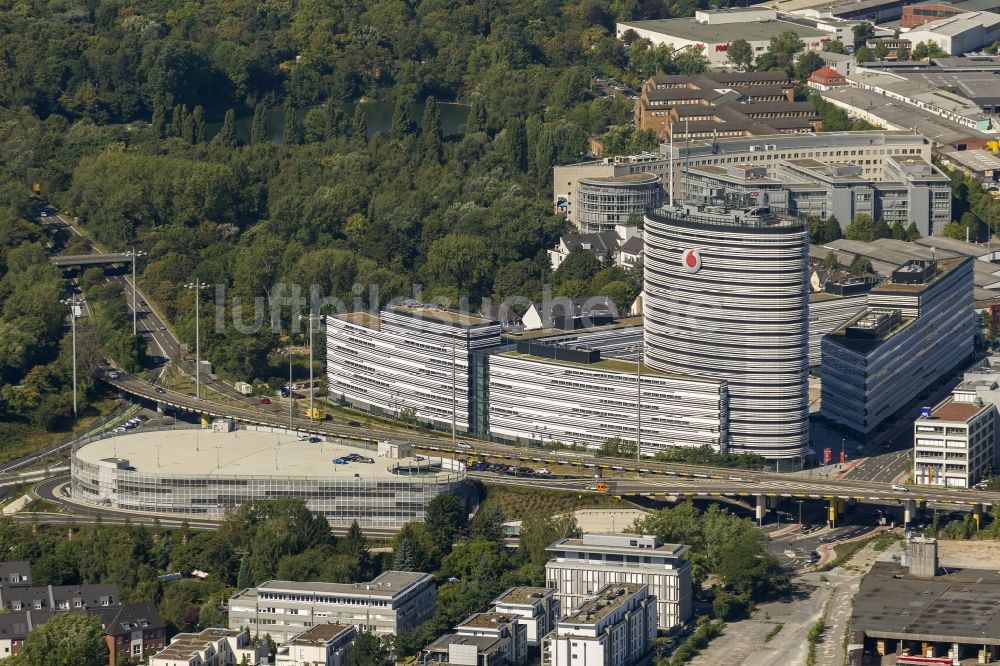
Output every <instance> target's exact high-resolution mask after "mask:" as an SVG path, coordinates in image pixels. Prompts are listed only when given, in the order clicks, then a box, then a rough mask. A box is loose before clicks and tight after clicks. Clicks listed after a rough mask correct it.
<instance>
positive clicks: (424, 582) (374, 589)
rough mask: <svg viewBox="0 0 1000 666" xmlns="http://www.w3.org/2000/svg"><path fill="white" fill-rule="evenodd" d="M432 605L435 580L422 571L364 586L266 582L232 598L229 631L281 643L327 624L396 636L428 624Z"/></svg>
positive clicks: (385, 575)
mask: <svg viewBox="0 0 1000 666" xmlns="http://www.w3.org/2000/svg"><path fill="white" fill-rule="evenodd" d="M434 602H435V587H434V579H433V578H431V576H430V575H428V574H425V573H420V572H411V571H386V572H384V573H382V574H381V575H379V576H378V577H377V578H375V579H374V580H372V581H370V582H368V583H298V582H293V581H281V580H270V581H267V582H266V583H262V584H260V585H258V586H257V587H256V588H247V589H245V590H241V591H239V592H237V593H236V594H235V595H233V596H232V597H231V598H230V600H229V626H230V628H233V629H236V628H249V629H250V632H251V633H252V634H253V635H254V636H255V637H256V636H263V635H264V634H270V635H271V638H273V639H274V640H275V642H278V643H281V644H284V643H287V642H288V641H290V640H291V639H292V638H293V637H294V636H297V635H298V634H300V633H302V632H303V631H304V630H305V629H308V628H309V627H312V626H314V625H316V624H320V623H327V622H330V623H335V624H344V625H348V624H349V625H353V626H354V627H356V628H357V629H358V630H359V631H370V632H372V633H375V634H393V635H395V634H398V633H399V632H401V631H408V630H410V629H412V628H414V627H416V626H417V625H418V624H420V623H421V622H423V621H424V620H427V619H428V618H429V617H430V616H431V615H432V614H433V613H434Z"/></svg>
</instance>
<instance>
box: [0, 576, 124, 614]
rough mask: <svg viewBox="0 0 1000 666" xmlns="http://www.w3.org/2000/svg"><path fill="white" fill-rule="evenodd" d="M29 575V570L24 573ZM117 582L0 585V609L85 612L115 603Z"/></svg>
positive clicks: (118, 601) (117, 599)
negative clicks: (112, 583)
mask: <svg viewBox="0 0 1000 666" xmlns="http://www.w3.org/2000/svg"><path fill="white" fill-rule="evenodd" d="M28 575H30V573H29V574H28ZM120 604H121V599H119V598H118V586H117V585H105V584H97V585H44V586H28V587H9V586H6V585H0V608H5V609H7V610H8V611H14V612H17V611H26V610H36V611H37V610H51V611H85V610H94V609H99V608H108V607H110V606H118V605H120Z"/></svg>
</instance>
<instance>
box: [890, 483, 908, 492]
mask: <svg viewBox="0 0 1000 666" xmlns="http://www.w3.org/2000/svg"><path fill="white" fill-rule="evenodd" d="M892 489H893V490H895V491H898V492H901V493H905V492H909V490H910V489H909V488H907V487H906V486H901V485H899V484H897V483H894V484H892Z"/></svg>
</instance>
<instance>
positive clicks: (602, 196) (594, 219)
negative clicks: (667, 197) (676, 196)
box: [560, 173, 663, 234]
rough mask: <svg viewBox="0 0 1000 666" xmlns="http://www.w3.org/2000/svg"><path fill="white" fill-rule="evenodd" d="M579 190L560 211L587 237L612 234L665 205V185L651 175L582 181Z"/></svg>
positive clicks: (578, 185) (632, 175)
mask: <svg viewBox="0 0 1000 666" xmlns="http://www.w3.org/2000/svg"><path fill="white" fill-rule="evenodd" d="M576 187H577V189H576V192H574V193H573V195H574V196H572V197H570V198H567V199H566V202H565V206H560V208H565V213H566V218H567V219H568V220H569V221H570V222H572V223H573V226H575V227H576V228H577V229H579V230H580V232H581V233H585V234H595V233H600V232H602V231H613V230H614V229H615V227H616V226H619V225H628V224H630V223H633V219H634V216H635V217H639V218H641V217H642V214H643V213H645V212H646V210H648V209H650V208H656V207H658V206H659V205H660V204H662V203H663V184H662V183H661V182H660V177H659V176H657V175H656V174H652V173H635V174H629V175H627V176H608V177H605V176H595V177H594V178H582V179H580V180H579V181H577V183H576Z"/></svg>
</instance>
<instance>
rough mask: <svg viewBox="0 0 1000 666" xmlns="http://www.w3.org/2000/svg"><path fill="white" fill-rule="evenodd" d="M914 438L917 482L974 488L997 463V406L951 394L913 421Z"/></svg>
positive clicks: (915, 477) (914, 471)
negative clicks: (955, 396)
mask: <svg viewBox="0 0 1000 666" xmlns="http://www.w3.org/2000/svg"><path fill="white" fill-rule="evenodd" d="M913 442H914V451H913V456H914V458H913V479H914V483H917V484H920V485H932V486H947V487H949V488H971V487H972V486H974V485H975V484H976V483H978V482H979V481H981V480H983V478H984V475H985V474H986V471H987V470H988V469H992V468H993V467H994V465H995V463H996V454H997V410H996V407H995V406H994V405H992V404H989V403H984V402H983V401H982V400H977V401H976V402H964V403H963V402H958V401H957V400H955V399H954V398H949V399H948V400H946V401H945V402H943V403H942V404H940V405H938V406H937V407H935V408H934V409H933V410H932V411H931V412H930V414H929V415H927V416H921V417H920V418H918V419H917V420H916V421H914V423H913Z"/></svg>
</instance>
